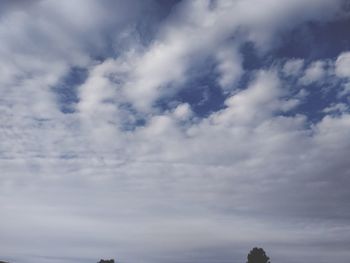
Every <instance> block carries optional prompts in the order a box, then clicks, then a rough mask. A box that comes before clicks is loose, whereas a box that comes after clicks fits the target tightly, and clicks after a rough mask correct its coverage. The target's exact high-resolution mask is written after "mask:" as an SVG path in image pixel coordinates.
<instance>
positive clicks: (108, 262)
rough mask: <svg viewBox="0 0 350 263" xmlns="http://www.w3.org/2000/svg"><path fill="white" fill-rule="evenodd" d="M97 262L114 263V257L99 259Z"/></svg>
mask: <svg viewBox="0 0 350 263" xmlns="http://www.w3.org/2000/svg"><path fill="white" fill-rule="evenodd" d="M98 263H114V259H108V260H105V259H101V260H100V261H99V262H98Z"/></svg>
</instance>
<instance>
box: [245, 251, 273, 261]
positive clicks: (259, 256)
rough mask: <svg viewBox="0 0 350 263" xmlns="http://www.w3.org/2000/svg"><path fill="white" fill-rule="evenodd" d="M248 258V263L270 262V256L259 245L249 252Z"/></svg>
mask: <svg viewBox="0 0 350 263" xmlns="http://www.w3.org/2000/svg"><path fill="white" fill-rule="evenodd" d="M247 259H248V261H247V263H270V258H269V257H268V256H266V253H265V251H264V250H263V249H262V248H257V247H255V248H253V249H252V250H251V251H250V252H249V254H248V256H247Z"/></svg>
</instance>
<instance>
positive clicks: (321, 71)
mask: <svg viewBox="0 0 350 263" xmlns="http://www.w3.org/2000/svg"><path fill="white" fill-rule="evenodd" d="M326 74H327V71H326V62H324V61H316V62H313V63H312V64H311V65H310V66H309V67H308V68H307V69H306V70H305V73H304V76H303V77H302V78H301V79H300V82H301V83H302V84H303V85H310V84H312V83H314V82H319V81H322V79H323V78H324V77H325V75H326Z"/></svg>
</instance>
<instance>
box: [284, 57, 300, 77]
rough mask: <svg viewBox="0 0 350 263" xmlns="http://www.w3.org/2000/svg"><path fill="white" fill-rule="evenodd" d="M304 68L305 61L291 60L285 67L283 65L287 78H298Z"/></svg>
mask: <svg viewBox="0 0 350 263" xmlns="http://www.w3.org/2000/svg"><path fill="white" fill-rule="evenodd" d="M303 66H304V60H303V59H291V60H288V61H287V62H286V63H285V64H284V65H283V69H282V71H283V73H284V74H285V75H286V76H294V77H296V76H298V75H299V74H300V73H301V70H302V69H303Z"/></svg>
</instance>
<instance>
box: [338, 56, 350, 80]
mask: <svg viewBox="0 0 350 263" xmlns="http://www.w3.org/2000/svg"><path fill="white" fill-rule="evenodd" d="M335 73H336V75H337V76H338V77H340V78H348V77H350V52H344V53H342V54H340V55H339V57H338V58H337V61H336V62H335Z"/></svg>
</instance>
